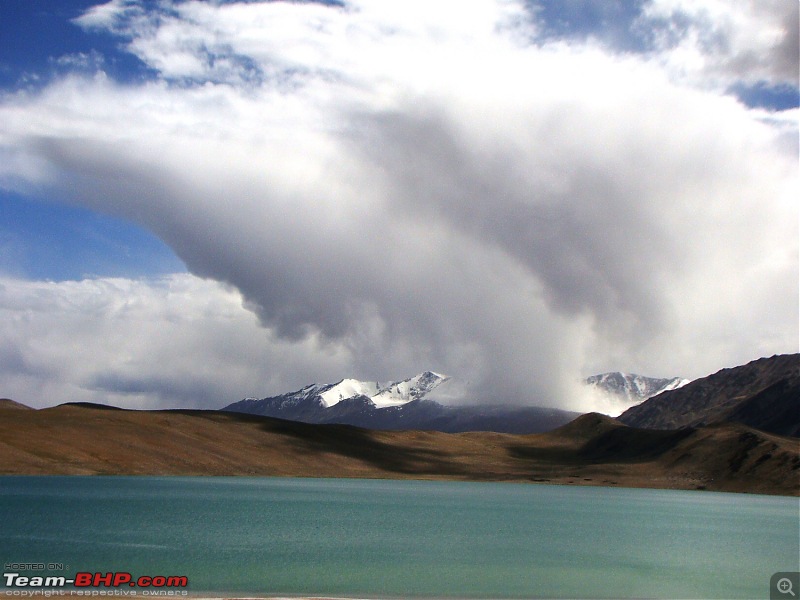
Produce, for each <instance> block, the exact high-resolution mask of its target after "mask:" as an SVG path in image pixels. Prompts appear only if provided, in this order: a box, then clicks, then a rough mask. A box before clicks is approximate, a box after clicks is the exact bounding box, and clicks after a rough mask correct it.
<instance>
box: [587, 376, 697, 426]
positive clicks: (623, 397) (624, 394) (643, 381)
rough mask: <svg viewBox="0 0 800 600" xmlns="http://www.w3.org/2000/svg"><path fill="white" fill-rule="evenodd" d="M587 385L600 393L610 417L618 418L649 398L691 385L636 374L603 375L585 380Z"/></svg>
mask: <svg viewBox="0 0 800 600" xmlns="http://www.w3.org/2000/svg"><path fill="white" fill-rule="evenodd" d="M585 383H586V385H588V386H589V387H590V388H592V389H594V390H595V391H596V392H599V393H600V395H601V396H602V397H603V400H604V401H605V404H607V405H608V406H607V407H606V410H602V412H605V413H606V414H608V415H610V416H617V415H619V414H620V413H622V412H623V411H624V410H627V409H628V408H630V407H631V406H636V405H637V404H641V403H642V402H644V401H645V400H647V399H648V398H652V397H653V396H657V395H658V394H660V393H661V392H666V391H669V390H676V389H678V388H679V387H683V386H684V385H686V384H687V383H689V380H688V379H683V378H682V377H670V378H655V377H645V376H643V375H636V374H634V373H621V372H619V371H615V372H612V373H601V374H600V375H592V376H591V377H588V378H587V379H586V380H585Z"/></svg>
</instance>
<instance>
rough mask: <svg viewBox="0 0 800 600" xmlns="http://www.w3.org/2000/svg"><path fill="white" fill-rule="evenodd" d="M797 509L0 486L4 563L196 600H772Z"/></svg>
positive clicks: (200, 485) (504, 490)
mask: <svg viewBox="0 0 800 600" xmlns="http://www.w3.org/2000/svg"><path fill="white" fill-rule="evenodd" d="M799 508H800V506H799V504H798V499H797V498H787V497H774V496H755V495H746V494H722V493H712V492H699V491H698V492H683V491H665V490H639V489H619V488H598V487H566V486H549V485H524V484H494V483H461V482H458V483H455V482H421V481H382V480H381V481H378V480H351V479H348V480H343V479H291V478H233V477H230V478H229V477H219V478H212V477H0V519H2V522H1V523H0V560H2V561H3V563H4V564H10V563H56V564H62V565H63V568H64V570H63V571H58V570H56V571H51V572H50V573H51V574H65V575H68V576H69V575H72V574H74V573H75V572H79V571H89V572H109V571H126V572H129V573H132V574H133V575H134V576H140V575H150V576H154V575H164V576H170V575H185V576H187V577H188V580H189V588H188V589H189V590H190V592H191V593H192V594H195V595H200V594H206V593H211V594H219V595H221V594H238V595H247V594H250V595H269V594H276V595H300V594H309V595H332V596H348V597H370V598H373V597H374V598H379V597H398V598H412V597H419V598H424V597H454V598H633V597H636V598H769V580H770V576H771V575H772V574H773V573H775V572H778V571H796V570H798V560H799V559H798V556H799V555H800V547H799V545H800V541H799V540H800V517H799V516H798V509H799ZM6 572H8V569H6ZM26 574H28V575H38V574H45V573H39V572H36V573H33V572H31V573H26ZM6 591H8V590H6ZM3 593H4V592H3V591H2V588H0V594H3ZM140 595H141V594H140Z"/></svg>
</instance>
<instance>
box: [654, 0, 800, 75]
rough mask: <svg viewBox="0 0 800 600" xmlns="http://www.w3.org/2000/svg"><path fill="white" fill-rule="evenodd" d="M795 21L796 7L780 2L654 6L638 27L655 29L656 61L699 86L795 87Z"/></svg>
mask: <svg viewBox="0 0 800 600" xmlns="http://www.w3.org/2000/svg"><path fill="white" fill-rule="evenodd" d="M799 20H800V16H799V15H798V3H797V2H784V1H783V0H766V1H760V2H753V1H747V2H726V1H724V0H706V1H705V2H692V1H687V0H653V2H650V3H649V4H647V5H645V6H644V8H643V16H642V23H641V26H642V27H650V28H652V29H653V31H654V42H655V44H654V45H655V47H656V48H657V49H658V50H659V54H658V57H659V60H662V61H663V62H664V64H665V65H666V67H667V68H668V69H669V70H670V71H671V72H672V73H673V74H674V75H678V76H680V77H686V78H689V79H692V80H693V82H694V83H696V84H697V85H701V84H703V85H708V86H711V87H713V86H723V87H725V86H729V85H731V84H733V83H736V82H738V83H746V84H750V85H753V84H756V83H759V82H768V83H770V84H772V85H780V84H790V85H792V86H794V87H797V85H798V52H800V50H799V48H800V44H798V29H799V28H798V21H799ZM703 80H704V81H703ZM701 82H702V83H701Z"/></svg>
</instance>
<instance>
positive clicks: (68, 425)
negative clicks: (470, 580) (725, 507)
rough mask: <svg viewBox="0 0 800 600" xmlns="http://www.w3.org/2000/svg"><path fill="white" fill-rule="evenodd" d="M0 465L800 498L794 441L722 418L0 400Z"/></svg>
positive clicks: (799, 458)
mask: <svg viewBox="0 0 800 600" xmlns="http://www.w3.org/2000/svg"><path fill="white" fill-rule="evenodd" d="M0 473H2V474H19V475H21V474H67V475H80V474H130V475H145V474H146V475H260V476H293V477H365V478H414V479H451V480H465V481H466V480H469V481H519V482H526V481H527V482H531V481H533V482H547V483H554V484H573V485H606V486H617V485H619V486H630V487H655V488H672V489H698V488H702V489H709V490H725V491H738V492H756V493H770V494H791V495H798V494H800V479H799V477H800V455H799V453H798V443H797V440H794V439H791V438H785V437H781V436H775V435H770V434H765V433H763V432H759V431H755V430H753V429H750V428H748V427H745V426H741V425H734V424H724V425H720V426H717V427H708V428H703V429H697V430H694V429H686V430H683V431H678V432H675V431H671V432H664V431H648V430H641V429H633V428H630V427H626V426H624V425H622V424H621V423H619V422H618V421H615V420H614V419H610V418H608V417H604V416H602V415H598V414H594V413H593V414H589V415H584V416H581V417H579V418H578V419H576V420H574V421H573V422H572V423H570V424H568V425H566V426H564V427H561V428H559V429H557V430H555V431H552V432H549V433H544V434H531V435H512V434H500V433H490V432H475V433H460V434H447V433H441V432H432V431H431V432H422V431H370V430H365V429H359V428H356V427H351V426H344V425H309V424H305V423H298V422H291V421H282V420H278V419H271V418H267V417H259V416H254V415H246V414H236V413H225V412H220V411H190V410H178V411H129V410H119V409H117V410H107V409H105V410H104V409H101V407H96V406H93V405H62V406H58V407H54V408H47V409H42V410H19V409H16V408H6V409H4V408H2V407H0Z"/></svg>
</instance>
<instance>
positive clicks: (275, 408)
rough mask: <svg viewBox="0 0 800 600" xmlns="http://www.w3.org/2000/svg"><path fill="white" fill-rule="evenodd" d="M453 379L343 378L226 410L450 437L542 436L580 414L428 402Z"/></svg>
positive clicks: (425, 376)
mask: <svg viewBox="0 0 800 600" xmlns="http://www.w3.org/2000/svg"><path fill="white" fill-rule="evenodd" d="M449 379H450V378H449V377H447V376H446V375H440V374H438V373H434V372H432V371H426V372H424V373H422V374H420V375H416V376H415V377H411V378H409V379H404V380H401V381H394V382H390V383H386V384H381V383H378V382H363V381H358V380H355V379H343V380H342V381H339V382H338V383H332V384H312V385H308V386H306V387H304V388H302V389H300V390H297V391H296V392H290V393H287V394H281V395H279V396H272V397H269V398H262V399H260V400H259V399H255V398H247V399H245V400H241V401H239V402H234V403H233V404H229V405H228V406H226V407H225V408H223V409H222V410H223V411H228V412H240V413H248V414H254V415H262V416H267V417H276V418H279V419H287V420H290V421H301V422H303V423H317V424H325V423H327V424H341V425H354V426H356V427H364V428H367V429H384V430H406V429H418V430H428V431H442V432H446V433H458V432H464V431H496V432H500V433H540V432H543V431H549V430H551V429H555V428H556V427H559V426H561V425H564V424H565V423H568V422H569V421H571V420H572V419H574V418H575V417H576V416H578V414H579V413H574V412H568V411H563V410H559V409H555V408H540V407H532V406H528V407H518V406H499V405H495V406H484V405H480V406H444V405H442V404H439V403H438V402H434V401H432V400H428V399H426V396H427V395H428V394H429V393H430V392H432V391H433V390H434V389H436V388H437V387H439V386H440V385H442V384H444V383H445V382H447V381H449Z"/></svg>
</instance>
